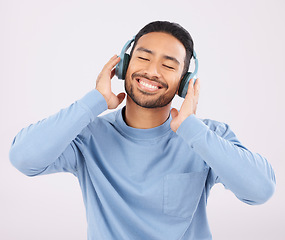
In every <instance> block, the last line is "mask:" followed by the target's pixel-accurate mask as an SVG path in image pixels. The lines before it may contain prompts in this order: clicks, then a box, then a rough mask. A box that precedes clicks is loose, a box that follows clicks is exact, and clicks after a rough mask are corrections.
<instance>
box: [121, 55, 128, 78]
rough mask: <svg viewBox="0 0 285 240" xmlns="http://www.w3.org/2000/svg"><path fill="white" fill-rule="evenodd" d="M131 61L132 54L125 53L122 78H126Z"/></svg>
mask: <svg viewBox="0 0 285 240" xmlns="http://www.w3.org/2000/svg"><path fill="white" fill-rule="evenodd" d="M129 62H130V55H129V54H127V53H125V54H124V59H123V66H122V79H125V78H126V73H127V70H128V66H129Z"/></svg>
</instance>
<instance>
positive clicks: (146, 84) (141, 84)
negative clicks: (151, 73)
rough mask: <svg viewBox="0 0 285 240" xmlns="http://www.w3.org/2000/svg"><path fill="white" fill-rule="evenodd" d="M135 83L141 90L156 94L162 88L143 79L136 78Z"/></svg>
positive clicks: (158, 84)
mask: <svg viewBox="0 0 285 240" xmlns="http://www.w3.org/2000/svg"><path fill="white" fill-rule="evenodd" d="M136 81H137V82H138V83H139V87H140V88H141V89H143V90H146V91H149V92H156V91H158V90H159V89H161V88H163V86H162V85H161V84H160V83H158V82H156V81H151V80H148V79H145V78H136Z"/></svg>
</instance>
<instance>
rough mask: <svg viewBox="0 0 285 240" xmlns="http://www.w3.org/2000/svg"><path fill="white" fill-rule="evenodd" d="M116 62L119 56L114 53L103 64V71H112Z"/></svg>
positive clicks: (118, 60)
mask: <svg viewBox="0 0 285 240" xmlns="http://www.w3.org/2000/svg"><path fill="white" fill-rule="evenodd" d="M118 62H120V57H119V56H117V55H114V56H113V57H111V59H110V60H109V61H108V62H107V63H106V64H105V66H104V67H103V71H104V70H106V71H112V69H113V68H114V67H115V66H116V64H118Z"/></svg>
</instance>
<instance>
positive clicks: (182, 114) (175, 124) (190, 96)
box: [170, 78, 200, 132]
mask: <svg viewBox="0 0 285 240" xmlns="http://www.w3.org/2000/svg"><path fill="white" fill-rule="evenodd" d="M193 83H194V79H193V78H192V79H191V80H190V82H189V86H188V91H187V94H186V97H185V100H184V102H183V103H182V106H181V108H180V111H179V112H178V110H177V109H176V108H172V110H171V116H172V121H171V123H170V127H171V129H172V130H173V131H174V132H176V131H177V129H178V128H179V126H180V125H181V123H182V122H183V121H184V120H185V119H186V118H187V117H189V116H190V115H191V114H196V109H197V104H198V99H199V92H200V81H199V78H197V80H196V82H195V84H194V85H193Z"/></svg>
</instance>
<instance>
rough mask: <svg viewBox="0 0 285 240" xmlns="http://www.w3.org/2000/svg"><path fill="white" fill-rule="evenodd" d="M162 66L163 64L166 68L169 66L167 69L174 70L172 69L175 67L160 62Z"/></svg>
mask: <svg viewBox="0 0 285 240" xmlns="http://www.w3.org/2000/svg"><path fill="white" fill-rule="evenodd" d="M162 66H164V67H166V68H169V69H171V70H174V69H175V68H174V67H170V66H168V65H165V64H162Z"/></svg>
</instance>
